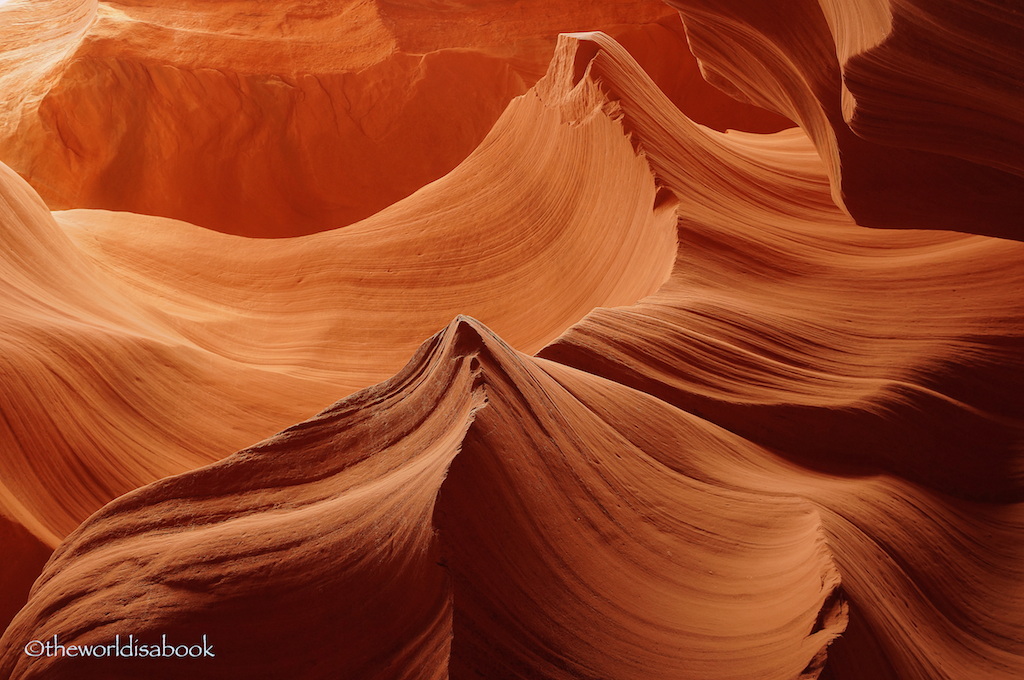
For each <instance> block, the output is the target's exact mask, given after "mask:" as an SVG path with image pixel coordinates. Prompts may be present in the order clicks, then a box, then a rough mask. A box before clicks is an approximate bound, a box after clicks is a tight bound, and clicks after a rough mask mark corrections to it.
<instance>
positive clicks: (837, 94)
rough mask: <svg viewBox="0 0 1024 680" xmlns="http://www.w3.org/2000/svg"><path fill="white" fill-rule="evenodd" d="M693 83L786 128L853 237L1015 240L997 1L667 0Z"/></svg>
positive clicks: (1004, 46) (1017, 105) (1014, 42)
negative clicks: (866, 231) (702, 77)
mask: <svg viewBox="0 0 1024 680" xmlns="http://www.w3.org/2000/svg"><path fill="white" fill-rule="evenodd" d="M668 4H670V5H672V6H673V7H676V8H678V9H679V11H680V14H682V16H683V20H684V22H685V24H686V29H687V35H688V36H689V39H690V45H691V47H692V48H693V51H694V54H695V55H696V56H697V58H698V59H699V60H700V62H701V67H702V70H703V71H704V73H705V74H706V75H707V76H708V77H709V79H711V80H712V82H714V83H715V84H717V85H719V86H720V87H723V89H726V90H727V91H729V92H732V93H734V94H736V95H738V96H739V97H741V98H742V99H744V100H746V101H751V102H753V103H756V104H758V105H761V106H764V107H766V108H768V109H771V110H773V111H777V112H779V113H781V114H783V115H785V116H786V117H788V118H790V119H792V120H794V121H796V122H797V123H799V124H800V127H801V128H803V129H804V130H805V131H806V132H807V134H808V135H809V136H810V137H811V139H812V140H813V141H814V144H815V147H816V148H817V149H818V152H819V153H820V154H821V156H822V158H823V159H825V162H826V168H827V169H828V171H829V177H830V179H831V181H832V184H833V197H834V198H835V200H836V202H837V203H838V204H839V205H841V206H843V207H844V208H846V209H847V210H848V211H849V212H850V214H851V215H853V216H854V218H855V219H856V220H857V222H858V223H859V224H862V225H866V226H875V227H901V228H915V229H951V230H955V231H965V232H970V233H978V234H987V235H992V236H999V237H1003V238H1015V239H1021V238H1024V232H1022V230H1021V219H1020V216H1021V214H1022V213H1024V176H1022V175H1024V173H1022V170H1024V168H1022V166H1021V159H1022V158H1024V153H1022V151H1024V149H1022V145H1024V137H1022V132H1021V125H1020V111H1021V109H1022V107H1024V90H1022V89H1021V87H1020V83H1021V81H1022V80H1024V57H1022V56H1021V52H1020V49H1019V46H1020V36H1021V34H1022V33H1024V17H1022V16H1021V14H1020V11H1019V8H1016V7H1014V5H1013V3H1012V2H1008V1H1006V0H992V1H986V2H980V3H979V2H969V1H967V0H954V1H951V2H942V3H937V2H929V1H928V0H853V1H846V2H844V1H842V0H785V2H781V3H773V4H772V6H771V8H770V9H768V8H766V7H765V6H764V5H763V4H760V3H755V2H749V1H748V0H668Z"/></svg>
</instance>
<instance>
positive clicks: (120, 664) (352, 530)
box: [0, 317, 846, 679]
mask: <svg viewBox="0 0 1024 680" xmlns="http://www.w3.org/2000/svg"><path fill="white" fill-rule="evenodd" d="M545 365H546V364H545V362H539V361H537V360H533V359H531V358H529V357H528V356H526V355H524V354H521V353H517V352H515V351H514V350H512V349H511V348H510V347H508V346H507V345H506V344H504V342H502V341H501V340H499V339H498V338H497V337H496V336H494V335H493V334H491V333H490V332H489V331H488V330H487V329H486V328H484V327H483V326H482V325H480V324H479V323H478V322H475V321H473V320H472V319H468V318H466V317H460V318H458V319H456V320H455V321H453V322H452V324H451V325H449V327H448V328H447V329H446V330H445V331H443V332H441V333H439V334H438V335H436V336H434V338H432V339H431V340H429V341H427V342H426V343H425V344H424V345H423V347H422V348H421V349H420V350H419V352H418V353H417V354H416V356H415V357H414V358H413V360H412V361H411V362H410V363H409V364H408V365H407V366H406V367H405V368H404V369H403V370H402V371H400V372H399V373H398V374H397V375H396V376H395V377H394V378H392V379H390V380H388V381H386V382H385V383H382V384H380V385H378V386H375V387H371V388H368V389H366V390H364V391H362V392H359V393H357V394H355V395H353V396H351V397H349V398H348V399H346V400H343V401H341V402H339V403H337V404H335V405H334V406H332V407H330V408H329V409H327V410H326V411H324V412H322V413H321V414H319V415H317V416H316V417H314V418H313V419H311V420H309V421H307V422H304V423H301V424H299V425H296V426H294V427H292V428H289V429H288V430H285V431H284V432H282V433H281V434H279V435H277V436H275V437H273V438H271V439H269V440H267V441H266V442H263V443H261V444H259V445H257V446H255V447H252V448H250V449H247V450H244V451H241V452H239V453H237V454H235V455H233V456H230V457H228V458H226V459H224V460H222V461H220V462H219V463H215V464H213V465H211V466H208V467H205V468H202V469H199V470H195V471H193V472H189V473H185V474H183V475H179V476H176V477H171V478H168V479H165V480H161V481H159V482H156V483H154V484H152V485H149V486H147V487H144V488H142V489H140V490H138V491H135V492H132V493H130V494H128V495H126V496H123V497H122V498H120V499H118V500H116V501H114V502H112V503H111V504H109V505H107V506H106V507H105V508H104V509H103V510H101V511H100V512H98V513H97V514H96V515H94V516H93V517H92V518H90V519H89V520H88V521H87V522H86V523H84V524H83V525H82V526H81V527H80V528H79V529H78V530H76V531H75V532H74V533H73V534H72V535H71V536H70V537H69V538H68V540H67V541H65V542H64V543H63V544H62V545H61V547H60V548H58V550H57V551H56V552H55V553H54V556H53V558H52V559H51V561H50V562H49V564H48V565H47V567H46V569H45V570H44V573H43V575H42V576H41V578H40V579H39V581H38V582H37V583H36V585H35V586H34V588H33V593H32V597H31V599H30V602H29V604H28V606H27V607H26V608H25V609H23V610H22V611H21V613H20V614H19V615H18V617H17V618H16V619H15V621H14V622H13V623H12V625H11V626H10V628H9V629H8V631H7V632H6V634H5V635H4V637H3V639H2V641H0V650H2V651H0V654H2V662H0V663H2V664H3V665H2V666H0V672H2V673H4V674H5V675H10V674H13V676H15V677H19V678H34V677H39V678H43V677H45V678H65V677H76V678H91V677H97V678H98V677H104V678H121V677H124V678H127V677H138V674H139V673H140V672H143V670H142V669H146V670H145V673H146V675H147V677H177V676H178V675H177V674H179V673H180V670H178V668H177V666H176V665H177V664H180V663H182V662H181V661H179V660H172V661H170V662H169V663H166V665H163V664H161V662H154V661H152V660H134V661H133V660H131V659H110V660H94V662H92V663H90V664H89V665H87V666H86V665H83V664H82V663H81V660H77V659H68V658H53V659H45V658H43V659H31V658H27V657H25V656H24V655H22V654H20V648H21V646H22V645H23V643H22V642H21V641H22V640H25V639H44V638H48V637H50V636H52V635H53V634H54V633H55V632H57V631H59V634H60V636H61V641H62V642H63V643H64V644H86V645H87V644H92V643H98V642H99V641H101V640H105V639H106V638H108V637H112V636H114V635H116V634H118V633H120V634H122V635H126V634H128V631H133V633H132V634H134V635H136V636H137V637H138V638H139V639H142V640H145V639H148V638H154V639H155V638H158V637H159V636H160V635H162V634H165V633H166V634H167V636H168V639H183V640H184V639H185V638H186V637H187V636H190V635H192V636H194V633H195V632H197V631H200V630H201V631H202V632H203V634H205V635H207V637H208V641H209V642H210V643H211V644H212V645H214V649H215V650H216V653H217V656H216V657H215V658H213V659H204V660H203V663H201V664H199V663H196V664H193V665H192V667H191V668H190V669H189V673H190V674H191V675H193V677H201V678H205V677H210V678H213V677H224V676H225V674H229V675H244V676H246V677H254V678H278V677H283V676H285V675H288V676H290V677H303V678H320V677H323V678H327V677H339V676H342V677H359V678H378V677H381V678H383V677H386V678H397V677H401V678H441V677H455V678H459V677H475V676H479V675H487V676H488V677H508V678H511V677H533V678H560V677H584V676H585V677H615V678H691V677H692V678H742V677H760V678H767V679H771V678H780V679H781V678H794V677H797V676H798V675H801V673H803V672H805V671H806V672H808V673H810V672H811V671H810V670H808V669H813V668H816V667H817V666H818V665H819V664H820V657H822V656H823V654H824V649H825V647H826V646H827V644H828V643H829V642H830V641H831V640H833V639H834V638H835V637H836V636H837V635H838V634H839V633H840V632H841V631H842V629H843V627H844V625H845V620H846V613H845V612H846V610H845V605H844V604H843V602H842V596H841V595H840V594H839V591H838V590H837V588H838V583H839V579H838V574H837V572H836V570H835V567H834V566H833V565H832V561H831V556H830V552H829V550H828V548H827V547H826V545H825V542H824V536H823V534H822V530H821V523H820V522H821V518H820V516H819V514H818V512H817V511H816V510H815V509H814V507H813V506H812V505H810V504H809V503H808V502H807V501H805V500H803V499H801V498H798V497H795V496H792V495H790V494H785V493H767V494H765V493H756V492H754V491H751V490H746V489H731V488H726V487H723V486H716V485H711V484H707V483H705V482H702V481H700V480H698V479H695V478H693V477H690V476H687V475H686V474H682V473H680V472H679V471H677V470H676V469H673V466H671V465H669V464H666V462H663V461H665V460H667V461H674V462H676V463H678V461H679V460H680V451H679V450H676V449H672V450H664V449H661V448H660V447H659V446H658V445H657V444H656V443H654V442H650V441H643V442H638V443H633V442H632V441H631V438H632V437H634V436H635V435H633V434H632V432H633V431H635V430H636V429H637V425H636V423H635V422H628V421H627V422H624V423H623V422H619V423H615V424H614V425H612V424H610V423H609V422H607V421H605V420H603V419H602V417H600V415H599V414H598V413H597V412H596V411H595V410H594V408H593V406H590V405H585V404H584V403H582V402H579V401H577V400H576V399H575V398H574V397H573V395H572V393H571V392H570V391H569V389H573V390H578V391H586V392H588V393H589V394H601V398H602V403H604V404H605V405H606V406H607V407H608V408H611V409H612V410H617V411H619V412H620V413H619V415H620V416H621V414H622V413H621V409H618V407H617V406H616V404H618V403H621V402H622V401H623V400H630V401H631V402H633V403H642V402H648V403H650V404H655V400H653V399H652V398H650V397H647V396H646V395H642V394H639V393H635V392H633V391H632V390H630V389H628V388H625V387H622V386H619V385H615V384H613V383H609V382H607V381H604V380H601V379H599V378H596V377H593V376H589V375H587V374H585V373H581V372H578V371H573V370H571V369H567V368H564V367H557V371H558V373H557V380H556V379H555V378H553V377H552V375H550V374H549V373H548V372H547V369H546V368H545ZM657 410H658V411H659V413H661V414H662V415H663V416H664V417H666V418H670V419H674V422H672V426H673V427H672V429H673V431H675V432H680V433H685V434H682V435H681V437H682V438H683V440H684V441H689V442H691V443H690V444H688V446H687V448H689V447H690V446H699V447H700V448H702V449H703V450H708V449H714V448H716V447H717V448H721V450H723V451H728V450H730V448H731V447H735V446H738V447H741V448H742V446H743V445H742V443H739V442H738V441H737V440H735V438H734V437H731V436H730V435H728V433H726V432H724V431H721V430H719V429H718V428H715V427H713V426H710V425H708V424H706V423H702V422H701V421H699V420H698V419H695V418H692V417H689V416H687V415H686V414H684V413H682V412H679V411H676V410H675V409H672V408H671V407H664V406H661V407H657ZM620 428H624V429H620ZM747 453H748V454H749V455H751V456H755V457H756V456H759V455H765V454H764V453H763V452H759V451H756V450H755V449H751V450H750V451H747ZM453 461H454V462H453ZM752 513H756V514H757V517H758V519H757V521H756V522H751V521H750V517H751V515H752ZM268 613H272V616H273V625H267V623H268V621H267V619H266V617H267V615H268ZM304 649H305V650H316V653H315V654H313V653H309V654H303V653H302V650H304ZM154 669H155V670H154ZM814 674H815V675H816V673H814ZM808 677H810V675H809V676H808Z"/></svg>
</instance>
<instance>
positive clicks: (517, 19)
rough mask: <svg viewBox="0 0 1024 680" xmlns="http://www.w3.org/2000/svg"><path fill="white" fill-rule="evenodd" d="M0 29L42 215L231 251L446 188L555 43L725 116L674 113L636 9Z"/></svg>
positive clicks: (305, 12)
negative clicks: (641, 60) (219, 235)
mask: <svg viewBox="0 0 1024 680" xmlns="http://www.w3.org/2000/svg"><path fill="white" fill-rule="evenodd" d="M4 19H6V20H7V21H9V22H10V23H9V26H10V27H11V28H8V29H7V30H8V31H10V32H11V34H12V37H11V39H9V40H8V42H7V44H8V45H11V46H16V47H17V48H18V49H15V50H10V49H9V50H7V51H6V55H7V56H3V55H0V60H3V62H4V63H5V64H10V66H8V68H7V69H6V70H7V73H0V79H2V80H6V81H8V82H11V83H12V85H11V86H10V88H8V89H13V90H15V91H17V92H18V93H19V95H20V96H18V97H16V98H12V99H11V100H9V101H7V102H5V103H4V104H0V157H2V158H3V160H4V162H6V163H7V164H8V165H10V166H12V167H13V168H14V169H15V170H17V171H18V172H19V173H21V174H22V175H23V176H24V177H26V178H28V179H29V180H30V181H31V182H32V184H33V186H34V187H36V189H37V190H38V191H39V192H40V194H41V195H42V197H43V198H44V199H45V200H46V202H47V203H48V205H50V207H51V208H61V209H62V208H104V209H112V210H126V211H131V212H138V213H145V214H149V215H159V216H163V217H172V218H177V219H182V220H186V221H189V222H192V223H194V224H199V225H202V226H204V227H208V228H212V229H217V230H219V231H224V232H228V233H234V234H246V235H255V236H291V235H296V234H306V233H312V232H316V231H323V230H327V229H331V228H335V227H341V226H344V225H347V224H350V223H352V222H355V221H358V220H360V219H362V218H365V217H368V216H370V215H372V214H373V213H376V212H377V211H379V210H381V209H382V208H385V207H386V206H388V205H390V204H392V203H394V202H395V201H397V200H399V199H401V198H404V197H406V196H408V195H409V194H411V193H412V192H413V191H415V190H416V189H418V188H420V187H421V186H423V185H424V184H426V183H428V182H430V181H432V180H434V179H437V178H438V177H440V176H441V175H443V174H445V173H447V172H448V171H450V170H451V169H453V168H454V167H455V166H456V165H458V163H460V162H461V161H462V160H463V159H464V158H465V157H466V156H467V155H468V154H469V153H470V152H471V151H472V150H473V149H474V148H476V147H477V146H478V145H479V144H480V142H481V140H482V139H483V138H484V136H485V134H486V133H487V131H488V130H489V129H490V128H491V126H492V125H493V124H494V122H495V121H496V120H497V118H498V116H499V114H500V113H501V112H502V111H503V110H504V108H505V105H506V104H507V103H508V102H509V100H510V99H512V98H513V97H514V96H516V95H519V94H522V93H523V92H525V91H526V90H527V89H528V88H529V87H530V86H531V85H533V84H534V82H535V81H536V80H537V79H538V78H539V77H540V76H541V75H542V74H543V73H544V71H545V70H546V67H547V63H548V61H549V60H550V58H551V50H552V47H553V45H554V39H555V36H556V34H557V33H558V32H559V31H565V30H580V29H590V28H594V27H602V28H605V29H607V30H609V31H610V32H611V33H612V34H613V35H619V36H621V37H622V38H623V39H624V41H625V42H626V44H635V45H636V46H637V48H638V49H637V52H638V54H646V56H647V59H646V61H648V62H650V63H651V64H654V65H656V68H658V69H660V70H661V71H662V72H663V74H664V80H665V84H666V87H667V89H669V90H670V91H672V90H676V91H677V92H678V93H679V96H680V97H683V96H685V97H688V98H690V99H693V100H694V101H699V102H701V103H700V104H698V105H697V106H696V107H694V109H695V112H696V113H697V114H698V115H700V116H703V119H704V120H705V121H706V122H708V123H710V124H713V125H714V124H722V123H723V122H725V121H726V120H729V118H728V116H727V117H725V118H723V117H722V116H721V115H720V114H719V113H718V111H719V110H720V109H721V108H722V107H726V108H727V109H735V108H736V106H735V104H729V103H723V102H724V100H725V99H726V98H725V96H724V95H722V94H721V93H717V94H716V93H714V92H713V90H712V88H710V87H708V86H707V85H705V84H702V86H698V87H697V90H698V91H699V92H700V93H701V94H700V96H694V94H695V93H694V91H693V90H694V88H693V86H692V85H693V83H694V81H697V80H699V77H698V71H697V67H696V62H695V61H693V59H692V57H690V56H689V52H688V50H687V48H686V45H685V37H684V36H683V35H682V31H681V24H680V23H679V20H678V17H677V16H676V15H675V13H674V12H673V11H672V10H671V8H669V7H667V6H665V5H664V4H661V3H659V2H656V1H654V0H651V1H649V2H636V1H635V0H614V1H612V2H601V3H589V2H562V3H558V4H557V6H555V7H549V6H548V3H546V2H541V1H540V0H522V1H518V2H483V3H470V4H465V3H447V2H437V3H406V2H387V1H385V0H376V1H373V2H367V1H365V0H330V1H327V0H319V1H317V2H297V1H295V0H291V1H290V2H279V3H267V2H251V1H248V0H234V1H232V2H224V1H218V2H198V3H197V2H192V1H190V0H176V1H175V2H170V3H168V2H161V3H155V2H147V1H145V0H125V1H121V2H114V1H110V2H96V1H95V0H74V1H68V0H56V1H54V0H47V1H45V2H33V3H28V2H19V3H14V4H13V5H7V6H6V7H0V21H2V20H4ZM667 54H668V55H672V56H675V57H676V58H675V59H674V60H673V62H675V64H677V65H678V64H682V65H683V68H674V69H670V68H666V65H667V64H666V62H665V56H666V55H667ZM671 63H672V62H668V64H671ZM684 86H685V87H686V89H687V91H688V93H687V94H683V92H682V88H683V87H684ZM746 118H749V119H750V121H749V123H748V125H753V128H752V129H757V130H764V129H772V130H774V129H780V127H784V126H787V125H788V122H786V121H785V119H782V118H779V117H778V116H773V115H771V114H768V113H767V112H765V111H763V110H760V111H759V110H757V109H754V108H753V107H750V108H749V110H748V112H747V114H746Z"/></svg>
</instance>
